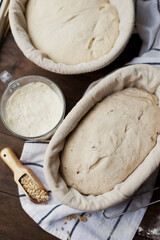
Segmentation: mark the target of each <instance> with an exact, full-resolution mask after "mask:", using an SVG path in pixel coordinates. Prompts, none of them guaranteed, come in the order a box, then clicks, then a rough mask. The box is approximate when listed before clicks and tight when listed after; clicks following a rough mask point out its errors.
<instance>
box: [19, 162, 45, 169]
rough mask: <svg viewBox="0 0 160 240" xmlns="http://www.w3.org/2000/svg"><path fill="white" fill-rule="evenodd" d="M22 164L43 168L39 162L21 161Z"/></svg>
mask: <svg viewBox="0 0 160 240" xmlns="http://www.w3.org/2000/svg"><path fill="white" fill-rule="evenodd" d="M23 165H33V166H37V167H41V168H43V165H41V164H39V163H30V162H25V163H23Z"/></svg>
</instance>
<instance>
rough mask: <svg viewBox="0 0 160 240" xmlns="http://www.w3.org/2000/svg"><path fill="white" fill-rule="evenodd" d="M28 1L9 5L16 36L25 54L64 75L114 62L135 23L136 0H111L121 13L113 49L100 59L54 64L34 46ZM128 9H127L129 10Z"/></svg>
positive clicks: (41, 64) (119, 13) (83, 71)
mask: <svg viewBox="0 0 160 240" xmlns="http://www.w3.org/2000/svg"><path fill="white" fill-rule="evenodd" d="M27 1H28V0H21V1H19V0H11V1H10V8H9V20H10V26H11V30H12V33H13V36H14V39H15V41H16V43H17V45H18V46H19V48H20V49H21V51H22V52H23V54H24V55H25V56H26V57H27V58H28V59H30V60H31V61H32V62H34V63H35V64H37V65H38V66H40V67H42V68H44V69H46V70H49V71H51V72H56V73H61V74H80V73H86V72H92V71H95V70H98V69H100V68H103V67H105V66H107V65H108V64H110V63H111V62H113V61H114V60H115V59H116V58H117V57H118V56H119V55H120V53H121V52H122V51H123V49H124V48H125V46H126V44H127V42H128V40H129V38H130V36H131V34H132V30H133V26H134V3H133V0H121V1H120V0H110V3H111V4H112V5H113V6H114V7H115V8H116V9H117V11H118V16H119V20H120V23H119V36H118V38H117V40H116V42H115V44H114V47H113V48H112V49H111V51H110V52H109V53H107V54H105V55H104V56H102V57H100V58H99V59H97V60H95V61H91V62H87V63H80V64H77V65H66V64H63V63H55V62H54V61H53V60H51V59H49V58H48V57H47V56H46V55H45V54H44V53H43V52H42V51H39V50H37V49H35V47H34V46H33V44H32V42H31V41H30V38H29V35H28V33H27V25H26V20H25V7H26V4H27ZM126 9H127V10H126Z"/></svg>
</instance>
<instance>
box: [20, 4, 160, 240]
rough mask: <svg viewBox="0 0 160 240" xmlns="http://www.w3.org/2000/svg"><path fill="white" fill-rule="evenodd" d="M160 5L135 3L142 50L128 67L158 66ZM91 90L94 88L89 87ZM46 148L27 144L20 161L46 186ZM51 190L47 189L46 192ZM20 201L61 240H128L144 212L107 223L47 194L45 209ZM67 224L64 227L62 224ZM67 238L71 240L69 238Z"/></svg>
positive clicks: (132, 203) (134, 202)
mask: <svg viewBox="0 0 160 240" xmlns="http://www.w3.org/2000/svg"><path fill="white" fill-rule="evenodd" d="M159 6H160V4H159V1H157V0H149V1H141V0H138V1H137V5H136V9H137V11H136V12H137V17H136V27H137V32H138V33H139V35H140V36H141V38H142V40H143V46H142V50H141V53H140V56H139V57H137V58H135V59H133V61H131V62H130V63H129V64H135V63H150V64H153V65H156V66H159V65H160V61H158V59H160V44H159V41H160V40H159V34H160V21H159V17H160V7H159ZM92 86H93V85H92ZM46 148H47V144H46V143H43V144H42V143H29V142H26V143H25V145H24V149H23V153H22V157H21V161H22V162H23V164H24V165H26V166H28V167H30V168H31V169H32V170H33V171H34V172H35V174H36V175H37V176H38V177H39V178H40V180H41V181H42V183H43V184H44V185H45V186H46V188H47V185H46V182H45V179H44V175H43V159H44V154H45V151H46ZM156 175H157V173H154V174H153V175H152V176H151V177H150V178H149V179H148V180H147V182H146V183H144V184H143V186H142V187H141V189H140V191H142V192H143V191H146V190H147V189H151V188H153V186H154V183H155V179H156ZM48 190H50V189H48ZM19 194H20V201H21V204H22V207H23V209H24V210H25V211H26V212H27V213H28V215H29V216H30V217H31V218H33V219H34V221H35V222H37V224H38V225H39V226H40V227H41V228H43V229H44V230H45V231H47V232H49V233H51V234H53V235H54V236H56V237H58V238H60V239H65V240H67V238H68V239H70V238H71V239H73V240H80V239H83V238H84V239H86V240H90V239H93V240H103V239H105V240H106V239H107V240H119V239H122V240H131V239H132V238H133V237H134V235H135V233H136V230H137V228H138V226H139V224H140V222H141V220H142V218H143V216H144V213H145V211H146V209H141V210H138V211H136V212H133V213H129V214H127V215H124V216H121V217H118V218H115V219H112V220H110V219H106V218H105V217H104V216H103V214H102V211H97V212H94V213H91V216H90V215H88V214H89V213H84V212H81V211H77V210H75V209H72V208H69V207H67V206H65V205H62V204H61V203H60V202H59V201H58V200H57V199H56V198H55V196H54V194H52V193H51V192H50V200H49V201H48V204H47V205H44V204H38V205H36V204H34V203H32V202H30V201H29V200H28V199H27V197H25V195H24V194H23V193H22V192H21V190H20V189H19ZM151 196H152V194H151V193H147V194H145V195H141V196H139V197H134V198H133V199H131V200H127V201H125V202H122V203H121V204H119V205H116V206H114V207H112V208H109V209H107V210H106V214H107V215H114V214H116V213H119V212H122V211H124V210H129V209H132V208H134V207H138V206H141V205H142V204H146V203H148V202H149V201H150V199H151ZM71 214H75V215H76V216H85V214H86V218H87V221H86V222H81V221H80V220H79V219H78V217H76V219H72V220H70V221H69V220H67V219H66V216H68V215H71ZM64 223H66V224H64ZM69 237H70V238H69Z"/></svg>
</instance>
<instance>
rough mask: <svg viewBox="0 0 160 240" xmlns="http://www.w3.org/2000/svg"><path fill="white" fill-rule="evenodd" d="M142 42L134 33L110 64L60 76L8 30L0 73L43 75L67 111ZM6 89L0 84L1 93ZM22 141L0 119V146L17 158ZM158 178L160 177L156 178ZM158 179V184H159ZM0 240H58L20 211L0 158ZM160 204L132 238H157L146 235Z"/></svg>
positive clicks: (0, 52) (0, 54)
mask: <svg viewBox="0 0 160 240" xmlns="http://www.w3.org/2000/svg"><path fill="white" fill-rule="evenodd" d="M140 47H141V41H140V39H139V37H138V36H136V35H135V36H133V37H132V38H131V39H130V41H129V43H128V45H127V47H126V48H125V50H124V51H123V53H122V54H121V55H120V56H119V57H118V58H117V59H116V60H115V61H114V62H113V63H112V64H110V65H109V66H107V67H105V68H103V69H101V70H99V71H95V72H92V73H87V74H81V75H60V74H55V73H52V72H49V71H46V70H43V69H41V68H39V67H38V66H36V65H35V64H33V63H32V62H30V61H29V60H28V59H27V58H25V57H24V56H23V54H22V52H21V51H20V50H19V48H18V47H17V45H16V43H15V41H14V40H13V37H12V34H11V33H9V34H8V36H7V38H6V40H5V42H4V43H3V44H2V45H1V46H0V72H2V71H3V70H7V71H9V72H10V73H11V74H12V75H13V77H14V79H16V78H19V77H22V76H25V75H34V74H35V75H42V76H46V77H48V78H50V79H51V80H53V81H55V82H56V83H57V84H58V86H59V87H60V88H61V89H62V91H63V93H64V96H65V98H66V102H67V113H68V112H69V111H70V110H71V109H72V108H73V106H74V105H75V104H76V103H77V101H78V100H79V99H80V98H81V97H82V95H83V93H84V91H85V90H86V88H87V87H88V85H89V84H90V83H91V82H93V81H95V80H97V79H99V78H101V77H104V76H105V75H107V74H108V73H110V72H111V71H113V70H115V69H117V68H119V67H122V66H123V65H124V64H125V63H127V62H128V61H130V60H131V59H132V58H133V57H134V56H137V55H138V52H139V50H140ZM4 89H5V86H4V84H3V83H0V96H2V93H3V91H4ZM23 143H24V141H23V140H22V139H19V138H16V137H15V136H13V135H12V134H11V133H10V132H8V131H7V130H6V129H5V127H4V126H3V124H2V123H1V122H0V149H2V148H4V147H6V146H9V147H11V148H13V149H14V151H15V152H16V154H17V156H18V157H20V155H21V151H22V147H23ZM159 178H160V177H159ZM159 178H158V181H157V184H159ZM0 196H1V204H0V239H3V240H11V239H12V240H22V239H23V240H28V239H34V240H50V239H52V240H53V239H57V238H55V237H54V236H51V235H50V234H48V233H46V232H45V231H43V230H42V229H41V228H40V227H39V226H38V225H37V224H36V223H35V222H34V221H33V220H32V219H30V217H29V216H28V215H27V214H26V213H25V212H24V211H23V210H22V208H21V205H20V202H19V199H18V192H17V186H16V184H15V183H14V181H13V174H12V172H11V171H10V169H8V167H7V166H6V165H5V163H3V161H2V160H1V161H0ZM158 198H159V199H160V192H156V193H155V194H154V197H153V200H155V199H158ZM159 216H160V204H157V205H154V206H151V207H149V208H148V211H147V213H146V214H145V217H144V219H143V221H142V223H141V226H140V227H141V228H139V231H138V232H137V234H136V235H135V237H134V240H144V239H151V240H157V239H160V235H159V236H158V237H159V238H155V237H157V236H155V235H154V234H152V235H149V234H147V233H148V232H149V230H150V229H151V227H155V226H157V224H159V220H157V219H159ZM152 230H153V228H152ZM122 240H123V239H122Z"/></svg>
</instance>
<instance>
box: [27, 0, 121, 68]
mask: <svg viewBox="0 0 160 240" xmlns="http://www.w3.org/2000/svg"><path fill="white" fill-rule="evenodd" d="M26 20H27V26H28V33H29V36H30V38H31V40H32V42H33V44H34V46H35V47H36V48H37V49H39V50H42V51H43V52H44V53H45V54H47V55H48V57H49V58H50V59H52V60H54V61H55V62H57V63H65V64H67V65H75V64H78V63H82V62H89V61H92V60H95V59H98V58H99V57H101V56H103V55H104V54H106V53H108V52H109V51H110V50H111V48H112V47H113V46H114V43H115V41H116V39H117V36H118V34H119V30H118V28H119V18H118V13H117V11H116V9H115V7H114V6H112V5H111V4H109V1H108V0H63V1H62V0H45V1H44V0H29V1H28V4H27V8H26Z"/></svg>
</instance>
